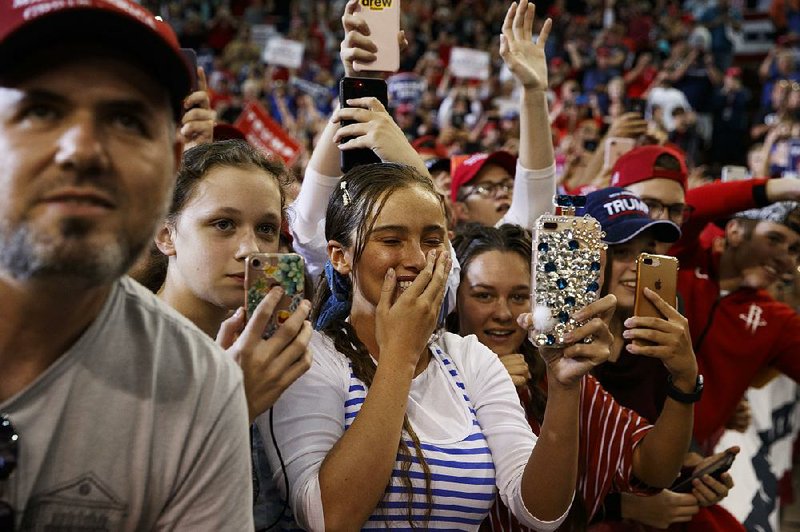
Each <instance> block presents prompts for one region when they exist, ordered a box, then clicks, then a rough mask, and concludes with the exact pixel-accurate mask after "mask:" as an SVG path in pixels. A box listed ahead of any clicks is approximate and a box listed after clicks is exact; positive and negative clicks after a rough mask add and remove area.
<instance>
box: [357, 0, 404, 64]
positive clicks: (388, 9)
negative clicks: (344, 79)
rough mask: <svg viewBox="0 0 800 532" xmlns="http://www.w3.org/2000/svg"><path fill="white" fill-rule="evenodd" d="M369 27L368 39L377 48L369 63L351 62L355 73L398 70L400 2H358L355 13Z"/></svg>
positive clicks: (376, 0)
mask: <svg viewBox="0 0 800 532" xmlns="http://www.w3.org/2000/svg"><path fill="white" fill-rule="evenodd" d="M356 13H358V14H359V15H361V17H362V18H363V19H364V20H365V21H366V23H367V26H369V38H370V39H372V42H374V43H375V46H377V47H378V51H377V52H376V54H375V55H376V56H377V58H376V59H375V61H372V62H371V63H359V62H358V61H354V62H353V69H354V70H355V71H356V72H366V71H380V72H397V71H398V70H400V43H399V42H398V40H397V34H398V33H399V32H400V0H359V2H358V11H356Z"/></svg>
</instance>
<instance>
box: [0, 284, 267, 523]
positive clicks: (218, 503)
mask: <svg viewBox="0 0 800 532" xmlns="http://www.w3.org/2000/svg"><path fill="white" fill-rule="evenodd" d="M0 412H2V413H4V414H6V415H7V416H8V417H9V419H11V422H12V423H13V424H14V426H15V428H16V430H17V433H18V434H19V447H20V450H19V462H18V465H17V469H16V471H14V472H13V473H12V475H11V477H10V478H9V479H8V480H6V481H5V482H0V500H2V501H5V502H8V503H9V504H11V506H12V507H13V508H14V509H15V511H16V514H17V516H18V518H17V525H18V526H21V529H23V530H29V529H30V530H48V529H58V530H63V529H69V530H74V531H80V530H98V529H100V528H103V529H105V530H120V531H122V530H124V531H133V530H143V531H144V530H193V531H194V530H231V531H237V532H238V531H247V530H252V529H253V513H252V485H251V471H250V445H249V432H248V420H247V405H246V402H245V397H244V390H243V387H242V375H241V370H240V369H239V367H238V366H237V365H236V364H235V362H233V361H232V360H231V359H230V358H229V357H227V356H226V355H225V353H224V352H222V350H221V349H220V348H219V347H217V346H216V345H215V344H214V343H213V342H212V341H211V340H210V338H208V337H207V336H206V335H205V334H204V333H203V332H202V331H200V330H199V329H198V328H197V327H195V326H194V325H193V324H192V323H190V322H189V321H188V320H187V319H185V318H184V317H183V316H180V315H179V314H178V313H177V312H175V311H174V310H173V309H171V308H169V307H168V306H167V305H165V304H164V303H162V302H161V301H159V300H158V299H157V298H156V297H155V296H154V295H153V294H151V293H150V292H149V291H148V290H146V289H145V288H144V287H142V286H141V285H139V284H138V283H136V282H134V281H133V280H131V279H129V278H123V279H121V280H120V281H118V282H117V283H116V284H115V285H114V287H113V289H112V291H111V293H110V295H109V297H108V300H107V301H106V302H105V304H104V306H103V309H102V310H101V312H100V314H99V315H98V317H97V318H96V319H95V320H94V322H93V323H92V324H91V325H90V326H89V328H88V329H87V330H86V331H85V332H84V333H83V334H82V335H81V337H80V338H79V339H78V340H77V341H76V342H75V343H74V344H73V345H72V347H70V348H69V349H68V350H67V352H65V353H64V354H63V355H62V356H61V357H60V358H59V359H58V360H57V361H56V362H55V363H53V364H52V365H51V366H50V367H49V368H48V369H47V370H46V371H45V372H44V373H43V374H42V375H40V376H39V377H38V378H37V379H36V380H35V381H34V382H33V383H32V384H30V385H29V386H28V387H27V388H25V389H24V390H22V391H21V392H19V393H18V394H16V395H15V396H13V397H11V398H10V399H8V400H7V401H5V402H4V403H2V404H0ZM64 527H66V528H64Z"/></svg>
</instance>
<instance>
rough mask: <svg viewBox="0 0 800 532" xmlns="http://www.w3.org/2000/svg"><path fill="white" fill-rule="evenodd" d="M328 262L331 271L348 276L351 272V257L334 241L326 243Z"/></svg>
mask: <svg viewBox="0 0 800 532" xmlns="http://www.w3.org/2000/svg"><path fill="white" fill-rule="evenodd" d="M328 260H330V261H331V264H333V269H334V270H336V271H337V272H339V273H340V274H342V275H350V272H352V271H353V266H352V260H353V257H352V256H350V253H348V252H347V250H346V249H345V248H344V246H342V245H341V244H340V243H339V242H337V241H336V240H329V241H328Z"/></svg>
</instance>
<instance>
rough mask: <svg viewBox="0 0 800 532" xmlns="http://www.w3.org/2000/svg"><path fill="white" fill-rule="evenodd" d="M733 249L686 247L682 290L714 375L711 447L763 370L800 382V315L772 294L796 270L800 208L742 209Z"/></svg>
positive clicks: (701, 359)
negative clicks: (783, 276) (799, 356)
mask: <svg viewBox="0 0 800 532" xmlns="http://www.w3.org/2000/svg"><path fill="white" fill-rule="evenodd" d="M725 242H726V244H727V246H726V249H725V250H724V251H722V252H719V251H715V250H714V249H712V247H711V245H710V244H709V243H708V242H705V243H704V242H703V241H701V240H697V241H695V243H694V245H691V243H689V242H686V243H684V244H683V247H682V249H681V254H680V255H679V259H681V265H682V268H681V271H680V274H679V284H678V286H679V290H680V291H681V293H682V294H684V295H685V296H688V297H687V298H686V316H687V317H688V318H689V325H690V328H691V331H692V338H693V341H694V344H695V350H696V352H697V358H698V363H699V365H700V367H701V368H702V371H703V372H704V374H706V375H708V386H706V393H705V396H704V397H703V399H702V400H701V401H700V402H699V403H698V404H697V406H696V408H695V415H696V421H695V429H694V435H695V439H696V440H697V442H698V443H699V444H701V445H702V446H704V447H705V448H707V449H708V448H711V447H712V446H713V444H714V443H715V442H716V440H717V438H718V437H719V434H720V433H721V431H722V430H723V429H724V426H725V422H726V421H727V420H728V419H729V418H730V417H731V416H732V415H733V413H734V410H735V408H736V405H737V404H738V402H739V400H740V399H741V397H742V395H743V394H744V392H745V390H746V389H747V387H748V386H749V385H750V382H751V381H752V380H753V378H754V377H755V375H756V373H758V371H759V370H761V369H763V368H765V367H767V366H772V367H774V368H776V369H778V370H780V371H781V372H782V373H784V374H786V375H787V376H789V377H790V378H792V379H794V380H800V358H798V357H797V353H800V316H798V315H797V313H796V312H795V311H794V309H792V308H791V307H789V306H788V305H785V304H784V303H779V302H778V301H776V300H775V299H773V298H772V296H771V295H770V294H769V293H768V292H767V291H766V289H767V288H768V287H769V286H770V285H772V284H774V283H775V282H776V281H778V280H779V278H780V277H781V276H782V275H785V274H789V273H791V272H792V270H793V269H795V268H797V264H798V258H800V205H799V204H798V203H797V202H779V203H776V204H773V205H771V206H769V207H765V208H762V209H752V210H748V211H744V212H740V213H738V214H736V215H735V216H734V218H733V219H732V220H731V221H730V222H728V224H727V225H726V227H725Z"/></svg>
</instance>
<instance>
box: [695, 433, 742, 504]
mask: <svg viewBox="0 0 800 532" xmlns="http://www.w3.org/2000/svg"><path fill="white" fill-rule="evenodd" d="M728 451H731V452H733V453H735V454H738V453H739V447H735V446H734V447H730V448H728V449H727V450H725V451H723V452H721V453H717V454H712V455H711V456H708V457H706V458H703V459H702V460H700V461H699V462H697V464H696V465H695V468H694V471H700V470H701V469H703V468H704V467H706V466H707V465H709V464H711V463H713V462H715V461H717V460H719V459H720V458H722V455H724V454H725V453H727V452H728ZM690 454H691V453H690ZM731 488H733V477H731V475H730V473H727V472H725V473H723V474H722V476H720V479H719V480H717V479H715V478H714V477H712V476H711V475H703V476H702V477H701V478H696V479H694V480H693V481H692V495H694V497H695V498H696V499H697V504H699V505H700V506H713V505H715V504H717V503H719V501H721V500H722V499H724V498H725V497H727V496H728V493H729V492H730V490H731Z"/></svg>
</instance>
